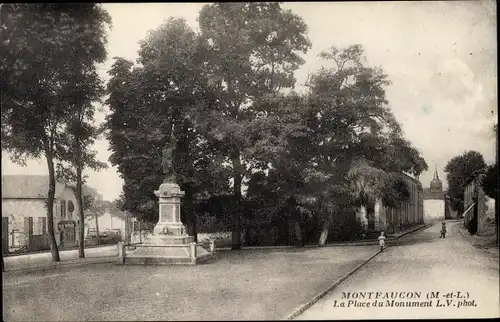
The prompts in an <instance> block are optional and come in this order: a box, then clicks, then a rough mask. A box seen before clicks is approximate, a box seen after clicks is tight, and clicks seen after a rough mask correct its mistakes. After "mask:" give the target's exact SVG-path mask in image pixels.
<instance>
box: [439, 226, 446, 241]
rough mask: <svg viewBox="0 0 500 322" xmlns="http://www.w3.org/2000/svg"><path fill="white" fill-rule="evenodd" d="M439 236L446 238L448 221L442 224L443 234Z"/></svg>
mask: <svg viewBox="0 0 500 322" xmlns="http://www.w3.org/2000/svg"><path fill="white" fill-rule="evenodd" d="M439 238H446V223H445V222H443V223H442V224H441V236H440V237H439Z"/></svg>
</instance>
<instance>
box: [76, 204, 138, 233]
mask: <svg viewBox="0 0 500 322" xmlns="http://www.w3.org/2000/svg"><path fill="white" fill-rule="evenodd" d="M129 226H130V219H129V218H128V216H127V214H126V213H125V212H123V211H121V210H119V209H117V208H116V207H109V208H108V209H106V211H105V212H104V213H103V214H100V215H98V216H97V218H96V215H95V214H93V213H86V214H85V235H86V236H87V235H90V234H93V233H94V232H97V230H99V234H103V233H105V232H115V233H119V234H120V235H121V236H122V239H123V240H126V238H127V234H128V230H129V228H130V227H129Z"/></svg>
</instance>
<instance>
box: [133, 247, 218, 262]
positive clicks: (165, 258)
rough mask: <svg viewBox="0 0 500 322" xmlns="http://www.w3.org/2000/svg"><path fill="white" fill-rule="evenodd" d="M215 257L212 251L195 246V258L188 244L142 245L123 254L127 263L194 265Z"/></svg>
mask: <svg viewBox="0 0 500 322" xmlns="http://www.w3.org/2000/svg"><path fill="white" fill-rule="evenodd" d="M212 259H215V256H214V254H213V253H210V252H208V251H207V250H205V249H204V248H203V247H201V246H196V258H195V259H193V258H192V256H191V249H190V245H189V244H185V245H175V246H173V245H143V246H139V247H137V248H136V250H135V251H132V252H130V253H127V254H125V259H124V264H126V265H127V264H128V265H173V264H180V265H196V264H201V263H204V262H208V261H210V260H212Z"/></svg>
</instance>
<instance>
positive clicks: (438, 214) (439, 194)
mask: <svg viewBox="0 0 500 322" xmlns="http://www.w3.org/2000/svg"><path fill="white" fill-rule="evenodd" d="M445 200H446V199H445V193H444V192H443V183H442V182H441V180H440V179H439V175H438V172H437V168H436V169H435V171H434V178H433V179H432V180H431V183H430V186H429V188H425V189H424V221H425V222H433V221H439V220H444V219H445V217H446V216H445V213H446V202H445Z"/></svg>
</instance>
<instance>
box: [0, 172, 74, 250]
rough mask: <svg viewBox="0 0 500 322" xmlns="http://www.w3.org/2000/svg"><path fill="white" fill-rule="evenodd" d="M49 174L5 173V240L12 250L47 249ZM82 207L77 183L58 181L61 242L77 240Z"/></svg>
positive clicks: (56, 218) (56, 215)
mask: <svg viewBox="0 0 500 322" xmlns="http://www.w3.org/2000/svg"><path fill="white" fill-rule="evenodd" d="M48 187H49V177H48V176H43V175H6V176H2V241H3V249H4V250H6V251H8V250H12V249H16V248H21V247H27V248H28V250H37V249H47V248H48V247H49V243H48V236H47V209H46V206H45V205H46V199H47V197H48ZM78 215H79V212H78V207H77V201H76V194H75V187H74V186H72V185H68V184H65V183H63V182H56V187H55V199H54V233H55V238H56V243H57V244H58V245H61V244H63V245H64V246H70V245H73V244H75V243H76V239H77V236H76V235H77V234H76V231H77V226H78Z"/></svg>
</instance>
